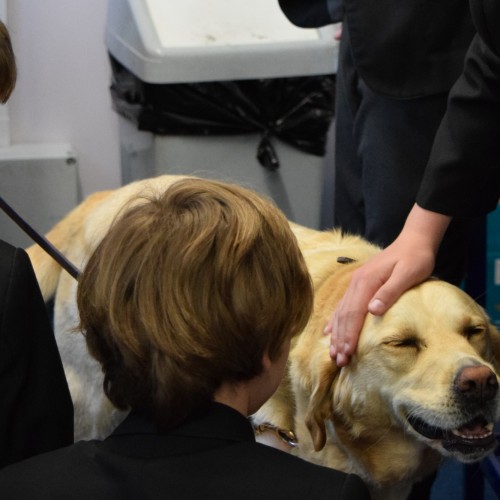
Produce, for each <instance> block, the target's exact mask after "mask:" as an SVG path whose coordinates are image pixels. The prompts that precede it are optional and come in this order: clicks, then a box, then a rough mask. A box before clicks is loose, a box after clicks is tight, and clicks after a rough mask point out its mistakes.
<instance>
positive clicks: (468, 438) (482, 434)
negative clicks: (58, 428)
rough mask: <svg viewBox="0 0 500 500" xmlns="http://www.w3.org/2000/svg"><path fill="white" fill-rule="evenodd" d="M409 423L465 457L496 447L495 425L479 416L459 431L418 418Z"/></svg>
mask: <svg viewBox="0 0 500 500" xmlns="http://www.w3.org/2000/svg"><path fill="white" fill-rule="evenodd" d="M408 422H409V423H410V424H411V426H412V427H413V428H414V429H415V430H416V431H417V432H418V433H419V434H422V436H424V437H426V438H428V439H436V440H440V441H441V442H442V445H443V448H445V449H446V450H448V451H450V452H458V453H461V454H463V455H468V454H476V453H478V452H484V453H486V452H488V451H490V450H492V449H493V448H494V447H495V444H496V441H495V435H494V433H493V424H492V423H490V422H487V420H486V419H485V418H484V417H482V416H478V417H476V418H474V419H473V420H471V421H470V422H467V423H466V424H465V425H462V426H461V427H459V428H458V429H454V430H446V429H441V428H439V427H434V426H432V425H430V424H428V423H427V422H424V421H423V420H421V419H419V418H416V417H409V418H408Z"/></svg>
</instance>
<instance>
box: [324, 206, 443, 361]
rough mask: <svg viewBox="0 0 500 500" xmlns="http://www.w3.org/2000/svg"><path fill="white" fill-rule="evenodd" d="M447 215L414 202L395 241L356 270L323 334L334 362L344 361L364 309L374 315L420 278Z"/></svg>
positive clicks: (428, 270) (425, 272)
mask: <svg viewBox="0 0 500 500" xmlns="http://www.w3.org/2000/svg"><path fill="white" fill-rule="evenodd" d="M450 222H451V217H449V216H447V215H443V214H439V213H436V212H431V211H429V210H426V209H423V208H421V207H420V206H419V205H417V204H415V205H414V206H413V208H412V210H411V211H410V213H409V215H408V218H407V219H406V222H405V225H404V227H403V229H402V231H401V233H400V234H399V236H398V237H397V238H396V240H395V241H394V242H393V243H392V244H391V245H389V246H388V247H387V248H386V249H384V250H383V251H382V252H380V253H379V254H378V255H376V256H375V257H373V258H372V259H370V260H369V261H368V262H367V263H366V264H364V265H363V266H362V267H360V268H359V269H357V270H356V271H355V272H354V273H353V276H352V278H351V282H350V285H349V287H348V289H347V291H346V293H345V295H344V297H343V298H342V300H341V301H340V303H339V305H338V306H337V308H336V310H335V311H334V312H333V314H332V316H331V318H330V321H329V322H328V325H327V326H326V328H325V334H327V335H330V336H331V341H330V356H331V357H332V359H333V360H334V361H335V362H336V363H337V365H338V366H345V365H347V364H348V363H349V360H350V357H351V356H352V354H353V353H354V352H355V350H356V346H357V343H358V338H359V334H360V332H361V329H362V327H363V323H364V320H365V317H366V315H367V313H371V314H375V315H377V316H380V315H382V314H384V313H385V312H386V311H387V309H389V307H391V306H392V305H393V304H394V302H396V301H397V300H398V298H399V297H400V296H401V295H402V294H403V293H404V292H405V291H406V290H408V289H409V288H411V287H412V286H414V285H417V284H419V283H421V282H422V281H424V280H426V279H427V278H428V277H429V276H430V275H431V273H432V270H433V269H434V263H435V260H436V254H437V251H438V249H439V245H440V244H441V241H442V239H443V236H444V233H445V232H446V229H447V228H448V226H449V224H450Z"/></svg>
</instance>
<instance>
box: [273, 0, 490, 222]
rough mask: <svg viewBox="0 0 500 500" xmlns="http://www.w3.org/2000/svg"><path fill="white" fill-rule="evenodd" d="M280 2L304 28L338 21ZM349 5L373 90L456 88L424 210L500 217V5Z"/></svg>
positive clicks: (302, 3) (319, 8)
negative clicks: (498, 209) (494, 212)
mask: <svg viewBox="0 0 500 500" xmlns="http://www.w3.org/2000/svg"><path fill="white" fill-rule="evenodd" d="M279 3H280V5H281V8H282V9H283V11H284V13H285V14H286V15H287V16H288V17H289V19H290V20H291V21H292V22H294V23H295V24H297V25H299V26H320V25H324V24H328V23H329V22H331V19H330V17H329V13H328V9H327V7H326V6H327V0H279ZM344 4H345V12H346V21H347V25H348V29H349V34H350V37H351V44H352V49H353V55H354V58H355V62H356V65H357V67H358V70H359V72H360V74H361V76H362V77H363V79H364V80H365V81H366V83H367V84H368V85H369V86H370V87H372V89H373V90H375V91H377V92H379V93H381V94H386V95H391V96H393V97H415V96H419V95H425V94H432V93H436V92H442V91H446V92H447V91H449V90H450V87H452V88H451V90H450V97H449V104H448V110H447V112H446V114H445V116H444V119H443V122H442V123H441V126H440V128H439V131H438V133H437V135H436V138H435V141H434V146H433V149H432V153H431V157H430V160H429V164H428V166H427V168H426V171H425V175H424V177H423V180H422V184H421V187H420V190H419V193H418V195H417V202H418V204H419V205H420V206H422V207H424V208H427V209H429V210H433V211H436V212H439V213H444V214H448V215H453V216H464V217H471V216H477V215H481V214H484V213H485V212H488V211H491V210H494V209H495V207H496V206H497V202H498V199H499V197H500V140H499V137H500V28H499V27H500V0H470V6H469V5H468V2H467V1H466V0H404V1H402V0H376V1H375V0H344ZM469 7H470V11H469ZM472 21H473V24H472ZM474 26H475V28H476V30H477V34H476V35H474V36H473V34H474ZM415 40H418V41H419V43H415ZM471 40H472V41H471ZM469 42H470V46H469V49H468V51H466V48H467V46H468V45H469ZM465 53H466V54H467V58H466V63H465V68H464V54H465ZM455 81H456V83H455V84H454V85H452V84H453V82H455Z"/></svg>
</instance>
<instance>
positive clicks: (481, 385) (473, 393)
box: [455, 366, 498, 400]
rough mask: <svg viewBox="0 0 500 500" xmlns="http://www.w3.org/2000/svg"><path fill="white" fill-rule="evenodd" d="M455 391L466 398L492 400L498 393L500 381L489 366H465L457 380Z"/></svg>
mask: <svg viewBox="0 0 500 500" xmlns="http://www.w3.org/2000/svg"><path fill="white" fill-rule="evenodd" d="M455 389H456V390H457V391H458V392H459V393H460V394H462V395H463V396H465V397H466V398H470V399H476V400H490V399H493V398H494V397H495V396H496V394H497V392H498V381H497V377H496V375H495V374H494V373H493V371H492V370H490V369H489V368H488V367H487V366H465V367H464V368H462V369H461V370H460V371H459V372H458V374H457V376H456V378H455Z"/></svg>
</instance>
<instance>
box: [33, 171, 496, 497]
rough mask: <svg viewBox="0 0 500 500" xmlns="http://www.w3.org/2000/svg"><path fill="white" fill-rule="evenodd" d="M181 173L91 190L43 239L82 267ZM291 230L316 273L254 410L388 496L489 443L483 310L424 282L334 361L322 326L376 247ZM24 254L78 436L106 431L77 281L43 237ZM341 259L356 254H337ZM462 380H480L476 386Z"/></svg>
mask: <svg viewBox="0 0 500 500" xmlns="http://www.w3.org/2000/svg"><path fill="white" fill-rule="evenodd" d="M177 179H179V176H162V177H158V178H154V179H148V180H145V181H140V182H137V183H133V184H130V185H128V186H125V187H123V188H120V189H118V190H115V191H108V192H104V193H98V194H96V195H93V196H91V197H89V198H88V199H87V200H86V201H85V202H83V203H82V204H81V205H79V206H78V207H77V208H76V209H75V210H74V211H73V212H71V213H70V214H69V215H68V216H67V217H66V218H65V219H64V220H63V221H61V222H60V223H59V224H58V225H56V226H55V227H54V228H53V230H52V231H51V232H50V233H49V234H48V238H49V239H50V240H51V241H52V242H53V244H54V245H55V246H56V247H58V248H59V249H60V250H61V251H62V252H63V253H64V254H65V255H66V256H67V257H68V258H69V259H70V260H71V261H72V262H73V263H74V264H75V265H77V266H80V267H82V266H83V265H84V264H85V261H86V259H87V258H88V256H89V254H90V253H91V252H92V250H93V249H94V248H95V246H96V245H97V243H98V242H99V241H100V239H101V238H102V236H103V235H104V233H105V232H106V230H107V228H108V227H109V225H110V224H111V222H112V221H113V219H114V217H115V216H116V215H117V213H118V212H119V211H120V210H121V209H122V208H123V207H124V206H125V205H126V204H127V203H128V201H129V200H130V199H131V198H132V197H134V196H135V195H137V194H138V193H140V192H141V191H142V190H144V189H146V190H164V189H167V188H168V186H169V185H170V184H171V183H172V182H174V181H176V180H177ZM292 228H293V230H294V232H295V234H296V236H297V239H298V241H299V244H300V246H301V249H302V251H303V253H304V256H305V259H306V262H307V265H308V268H309V271H310V273H311V276H312V279H313V282H314V287H315V308H314V313H313V316H312V317H311V320H310V322H309V323H308V326H307V327H306V329H305V330H304V331H303V332H302V333H301V334H300V335H299V336H298V337H297V338H296V339H295V340H294V345H293V348H292V351H291V354H290V360H289V370H288V375H287V377H285V379H284V381H283V383H282V385H281V386H280V388H279V390H278V391H277V393H276V394H275V395H274V396H273V398H271V400H270V401H269V402H268V403H266V404H265V405H264V407H263V408H262V409H261V410H260V411H259V412H258V414H257V415H256V416H255V420H256V421H257V422H259V421H266V422H270V423H272V424H275V425H277V426H279V427H282V428H285V429H294V430H295V432H296V434H297V435H298V439H299V446H298V448H297V449H296V453H297V454H298V455H299V456H301V457H303V458H305V459H307V460H310V461H313V462H316V463H320V464H323V465H327V466H330V467H334V468H337V469H341V470H344V471H346V472H353V473H356V474H358V475H360V476H362V477H363V478H364V479H365V480H366V481H367V483H368V484H369V485H370V487H371V489H372V494H373V497H374V498H384V500H388V499H391V498H394V499H399V498H401V499H403V498H406V495H407V494H408V491H409V489H410V487H411V484H412V483H413V482H415V481H416V480H419V479H420V478H422V477H424V476H425V475H426V474H428V473H430V472H432V471H433V470H435V469H436V467H437V466H438V464H439V461H440V459H441V457H442V456H443V455H445V456H454V457H456V458H458V459H459V460H462V461H472V460H477V459H480V458H481V457H483V456H484V455H485V454H486V453H487V452H489V451H491V448H492V446H493V439H492V437H491V434H490V430H491V423H492V422H493V421H495V420H496V418H497V413H498V394H497V390H496V387H497V383H498V376H497V374H496V373H497V372H496V369H495V368H496V367H495V363H496V361H495V360H496V359H500V342H499V334H498V332H497V331H496V330H495V329H494V327H493V326H491V325H490V324H489V322H488V319H487V317H486V315H485V314H484V312H483V310H482V309H481V308H480V307H479V306H478V305H477V304H476V303H475V302H474V301H473V300H472V299H471V298H469V297H468V296H467V295H466V294H465V293H463V292H462V291H461V290H459V289H458V288H456V287H454V286H452V285H449V284H446V283H444V282H441V281H438V280H429V281H427V282H425V283H423V284H422V285H420V286H417V287H415V288H413V289H411V290H410V291H408V292H407V293H405V294H404V295H403V296H402V297H401V298H400V300H399V301H398V302H397V303H396V304H395V305H394V306H393V307H392V308H391V309H390V310H389V311H388V312H387V313H386V314H385V315H384V316H382V317H379V318H376V317H373V316H368V317H367V319H366V321H365V325H364V327H363V331H362V334H361V337H360V342H359V345H358V349H357V352H356V354H355V356H354V357H353V359H352V361H351V363H350V364H349V365H348V366H347V367H344V368H342V369H339V368H338V367H336V365H335V364H334V363H333V362H332V361H331V359H330V357H329V352H328V346H329V338H328V337H325V336H324V335H323V328H324V326H325V324H326V322H327V319H328V317H329V315H330V314H331V312H332V310H333V309H334V308H335V305H336V304H337V302H338V301H339V300H340V298H341V297H342V295H343V293H344V291H345V289H346V287H347V285H348V283H349V280H350V276H351V274H352V272H353V270H354V269H356V268H357V267H358V266H360V265H361V264H362V263H363V262H364V261H366V260H367V259H369V258H370V257H371V256H373V255H374V254H375V253H377V252H379V251H380V250H379V249H378V248H377V247H375V246H373V245H370V244H369V243H367V242H366V241H364V240H362V239H361V238H358V237H355V236H343V235H341V234H340V233H339V232H336V231H327V232H319V231H315V230H312V229H307V228H304V227H301V226H297V225H294V224H292ZM28 253H29V255H30V257H31V259H32V262H33V265H34V268H35V272H36V274H37V277H38V279H39V282H40V286H41V289H42V292H43V294H44V297H45V298H47V299H48V298H49V297H51V296H52V295H54V294H55V330H56V336H57V340H58V344H59V346H60V349H61V355H62V358H63V363H64V365H65V369H66V373H67V376H68V381H69V384H70V389H71V391H72V394H73V398H74V402H75V412H76V422H75V423H76V428H77V438H89V437H96V436H97V437H103V436H104V435H106V434H107V433H108V432H109V431H110V430H111V429H112V428H113V427H114V426H115V425H116V423H117V422H118V421H119V420H120V419H121V418H122V417H123V415H122V414H120V413H119V412H116V411H115V410H113V409H112V408H111V406H110V405H109V403H108V402H107V401H106V399H105V397H104V395H103V394H102V391H101V388H100V385H99V384H100V382H101V375H100V371H99V367H98V366H97V365H96V364H95V362H93V361H92V360H89V357H88V355H87V353H86V350H85V346H84V343H83V339H82V337H81V335H78V334H76V333H71V329H72V328H74V327H75V325H76V324H77V319H76V308H75V299H74V293H75V289H76V282H75V281H74V280H73V278H71V277H70V276H69V275H68V274H67V273H65V272H61V270H60V268H59V267H58V265H57V264H55V263H54V262H53V261H52V260H51V258H50V257H48V256H47V255H46V254H45V253H44V252H43V251H42V250H41V249H40V248H39V247H37V246H33V247H31V248H30V249H29V250H28ZM339 257H348V258H349V259H353V261H354V262H351V263H339V262H338V261H337V259H338V258H339ZM465 379H466V380H465ZM469 379H470V380H469ZM469 382H470V383H474V382H477V384H478V385H480V386H481V388H482V389H481V390H480V391H479V392H477V391H476V392H474V393H472V392H471V391H470V390H469V388H468V387H469V386H468V383H469ZM415 422H419V424H418V425H417V424H416V423H415ZM417 428H418V429H419V431H420V432H419V431H417V430H416V429H417ZM457 429H458V431H457ZM422 433H423V434H422ZM424 434H425V435H424ZM457 434H458V435H460V436H457ZM426 436H427V437H426Z"/></svg>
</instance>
